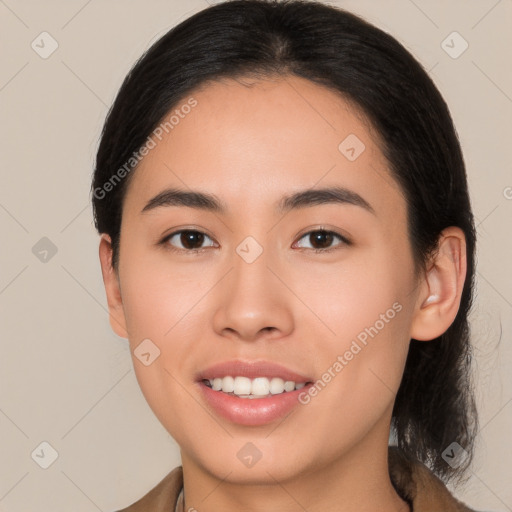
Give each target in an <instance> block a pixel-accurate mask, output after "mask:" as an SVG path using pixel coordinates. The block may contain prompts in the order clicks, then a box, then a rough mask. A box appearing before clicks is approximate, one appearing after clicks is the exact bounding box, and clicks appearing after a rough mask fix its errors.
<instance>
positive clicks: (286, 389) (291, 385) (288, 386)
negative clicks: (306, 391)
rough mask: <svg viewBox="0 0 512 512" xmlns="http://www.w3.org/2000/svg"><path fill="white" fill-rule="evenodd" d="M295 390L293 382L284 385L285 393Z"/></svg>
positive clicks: (289, 381)
mask: <svg viewBox="0 0 512 512" xmlns="http://www.w3.org/2000/svg"><path fill="white" fill-rule="evenodd" d="M294 389H295V382H293V380H287V381H286V382H285V383H284V390H285V391H293V390H294Z"/></svg>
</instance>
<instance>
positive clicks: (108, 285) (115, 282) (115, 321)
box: [99, 233, 128, 338]
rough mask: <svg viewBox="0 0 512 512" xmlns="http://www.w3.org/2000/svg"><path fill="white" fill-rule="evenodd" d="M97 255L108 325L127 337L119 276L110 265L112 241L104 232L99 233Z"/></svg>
mask: <svg viewBox="0 0 512 512" xmlns="http://www.w3.org/2000/svg"><path fill="white" fill-rule="evenodd" d="M99 256H100V263H101V273H102V274H103V284H104V285H105V291H106V293H107V303H108V310H109V318H110V326H111V327H112V330H113V331H114V332H115V333H116V334H117V335H118V336H120V337H121V338H128V332H127V330H126V319H125V315H124V309H123V299H122V297H121V288H120V285H119V276H118V275H117V272H116V271H115V270H114V268H113V267H112V241H111V239H110V236H109V235H107V234H106V233H102V234H101V240H100V247H99Z"/></svg>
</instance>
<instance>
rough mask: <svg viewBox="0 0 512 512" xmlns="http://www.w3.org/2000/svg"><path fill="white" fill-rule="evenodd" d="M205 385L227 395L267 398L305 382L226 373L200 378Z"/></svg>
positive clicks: (298, 388) (299, 387)
mask: <svg viewBox="0 0 512 512" xmlns="http://www.w3.org/2000/svg"><path fill="white" fill-rule="evenodd" d="M201 382H202V383H203V384H204V385H205V386H207V387H209V388H210V389H212V390H213V391H218V392H220V393H225V394H227V395H231V396H236V397H238V398H250V399H253V398H267V397H270V396H274V395H280V394H283V393H290V392H292V391H297V390H300V389H302V388H303V387H304V386H306V385H307V384H311V382H310V381H307V382H295V381H292V380H286V381H285V380H284V379H281V378H280V377H273V378H270V379H269V378H267V377H256V378H255V379H250V378H248V377H243V376H235V377H232V376H231V375H227V376H225V377H216V378H214V379H202V381H201Z"/></svg>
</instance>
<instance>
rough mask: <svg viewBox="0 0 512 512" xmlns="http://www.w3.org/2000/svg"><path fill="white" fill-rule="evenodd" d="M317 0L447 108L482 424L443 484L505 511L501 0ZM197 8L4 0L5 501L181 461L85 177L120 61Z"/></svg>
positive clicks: (115, 481)
mask: <svg viewBox="0 0 512 512" xmlns="http://www.w3.org/2000/svg"><path fill="white" fill-rule="evenodd" d="M326 3H327V2H326ZM328 3H330V4H332V5H338V6H341V7H345V8H347V9H348V10H351V11H353V12H355V13H358V14H360V15H362V16H363V17H365V18H366V19H367V20H369V21H370V22H372V23H374V24H375V25H377V26H378V27H380V28H382V29H384V30H385V31H387V32H389V33H391V34H392V35H393V36H395V37H396V38H397V39H398V40H399V41H400V42H401V43H402V44H404V45H405V46H406V48H408V49H409V50H410V51H411V52H412V53H413V54H414V55H415V56H416V58H417V59H418V60H419V61H420V62H421V63H422V64H423V65H424V67H425V68H426V69H427V70H428V71H429V73H430V75H431V76H432V78H433V80H434V81H435V83H436V85H437V86H438V87H439V89H440V90H441V93H442V94H443V96H444V98H445V99H446V101H447V103H448V105H449V107H450V110H451V112H452V115H453V118H454V121H455V124H456V127H457V130H458V134H459V137H460V141H461V144H462V148H463V151H464V156H465V160H466V163H467V172H468V179H469V184H470V193H471V196H472V203H473V208H474V213H475V216H476V224H477V226H478V228H477V230H478V246H477V257H478V260H477V287H476V290H475V293H476V296H475V306H474V309H473V313H472V317H471V322H472V329H473V339H474V345H475V365H474V370H475V379H476V382H477V389H478V394H477V398H478V407H479V412H480V421H481V429H480V433H479V438H478V445H477V450H476V458H475V461H474V464H473V466H472V468H471V473H470V479H469V481H468V483H467V484H466V485H465V486H464V487H461V488H457V489H455V490H454V492H455V495H456V496H457V497H459V498H460V499H462V500H464V501H465V502H466V503H467V504H468V505H470V506H472V507H474V508H476V509H479V510H487V511H489V510H495V511H498V510H499V511H507V510H512V488H511V486H510V482H512V474H511V473H512V472H511V469H510V468H511V464H512V443H511V441H510V435H511V432H512V429H511V427H512V385H511V384H512V372H511V371H510V370H511V368H512V361H511V359H512V357H511V354H512V350H511V344H510V341H511V336H512V320H511V319H512V272H511V261H512V240H511V234H512V230H511V225H512V222H511V221H512V171H511V158H510V156H511V151H510V147H511V145H512V142H511V136H512V129H511V118H512V116H511V114H512V71H511V66H510V48H512V2H511V1H510V0H498V1H497V0H473V1H468V0H450V1H449V2H448V1H446V0H435V1H434V0H428V1H427V0H414V1H413V0H382V1H376V0H375V1H372V0H347V1H341V0H340V1H338V2H334V1H331V2H328ZM207 6H208V3H207V2H206V1H205V0H187V1H185V0H166V1H162V0H150V1H142V0H132V1H130V2H127V1H125V0H102V1H100V0H88V1H87V0H60V1H56V0H53V1H45V2H37V1H35V0H33V1H28V0H25V1H23V0H20V1H15V0H0V55H1V66H0V119H1V122H0V130H1V133H0V144H1V146H0V147H1V151H0V172H1V181H0V183H1V185H0V230H1V242H0V243H1V245H0V247H1V260H0V322H1V330H0V333H1V334H0V335H1V353H0V433H1V437H0V511H8V512H27V511H38V512H46V511H48V512H50V511H51V512H64V511H66V512H68V511H69V510H73V512H93V511H96V510H102V511H107V512H108V511H112V510H116V509H118V508H121V507H122V506H126V505H128V504H130V503H132V502H133V501H135V500H136V499H138V498H140V497H141V496H142V495H143V494H145V493H146V492H147V491H148V490H149V489H150V488H152V487H153V486H154V485H156V483H158V482H159V481H160V480H161V479H162V478H163V477H164V476H165V475H166V474H167V473H168V472H169V471H170V470H171V469H172V468H174V467H175V466H176V465H178V464H179V463H180V459H179V450H178V447H177V445H176V443H175V442H174V441H173V439H172V438H171V437H170V436H169V434H168V433H167V432H166V431H165V429H164V428H163V427H162V425H161V424H160V423H159V422H158V420H157V419H156V418H155V417H154V415H153V413H152V411H151V409H150V408H149V406H148V405H147V403H146V401H145V400H144V397H143V396H142V393H141V391H140V389H139V387H138V384H137V382H136V379H135V375H134V371H133V366H132V364H133V363H132V360H131V357H130V353H129V349H128V342H127V341H126V340H125V339H122V338H119V337H117V336H116V335H115V334H114V333H113V332H112V330H111V328H110V325H109V321H108V314H107V303H106V298H105V292H104V288H103V282H102V278H101V272H100V266H99V259H98V243H99V236H98V234H97V233H96V232H95V230H94V227H93V222H92V210H91V206H90V196H89V190H90V180H91V173H92V169H93V161H94V155H95V151H96V149H97V145H98V139H99V135H100V131H101V128H102V124H103V121H104V119H105V115H106V113H107V109H108V107H109V106H110V105H111V103H112V101H113V99H114V97H115V95H116V93H117V91H118V88H119V86H120V85H121V82H122V80H123V78H124V76H125V75H126V73H127V72H128V70H129V69H130V67H131V66H132V65H133V64H134V62H135V60H136V59H137V58H138V57H139V56H140V55H141V53H142V52H143V51H144V50H146V49H147V48H148V47H149V46H150V45H151V44H152V43H153V42H155V41H156V39H158V38H159V37H160V36H162V35H163V34H164V33H165V32H166V31H167V30H169V29H170V28H171V27H172V26H174V25H176V24H177V23H179V22H180V21H182V20H183V19H185V18H186V17H188V16H190V15H191V14H193V13H195V12H197V11H199V10H201V9H203V8H205V7H207ZM43 32H45V33H46V34H42V33H43ZM453 32H457V34H453ZM41 40H43V43H41ZM466 45H467V48H466ZM463 50H464V51H463ZM51 52H53V53H51ZM50 53H51V54H50ZM42 443H43V444H42ZM46 443H47V444H46ZM43 454H44V456H43ZM50 463H51V464H50ZM47 464H50V465H49V466H48V467H47V468H46V469H44V468H43V467H42V466H44V465H47Z"/></svg>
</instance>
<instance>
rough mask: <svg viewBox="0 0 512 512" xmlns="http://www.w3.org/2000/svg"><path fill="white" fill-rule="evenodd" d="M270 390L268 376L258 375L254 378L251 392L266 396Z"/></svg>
mask: <svg viewBox="0 0 512 512" xmlns="http://www.w3.org/2000/svg"><path fill="white" fill-rule="evenodd" d="M269 390H270V383H269V382H268V379H267V378H266V377H257V378H256V379H253V380H252V386H251V393H252V394H253V395H256V396H266V395H268V393H269Z"/></svg>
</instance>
